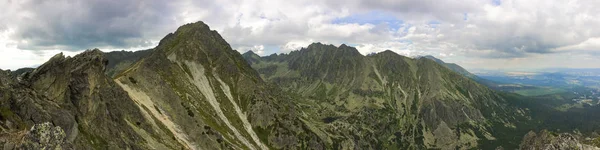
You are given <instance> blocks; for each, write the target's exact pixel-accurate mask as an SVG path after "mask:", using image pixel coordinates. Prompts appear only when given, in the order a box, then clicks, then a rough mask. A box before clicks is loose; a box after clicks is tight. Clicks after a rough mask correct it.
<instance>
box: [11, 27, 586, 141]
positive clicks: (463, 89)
mask: <svg viewBox="0 0 600 150" xmlns="http://www.w3.org/2000/svg"><path fill="white" fill-rule="evenodd" d="M453 68H455V69H453ZM456 68H458V71H457V69H456ZM513 99H514V96H513V97H510V96H507V95H506V94H502V93H498V92H496V91H494V90H491V89H489V88H488V87H486V86H484V85H482V84H480V83H478V82H476V81H474V75H473V76H472V74H470V73H468V72H467V71H466V70H464V69H462V67H460V66H458V65H444V63H443V61H441V60H439V61H438V60H436V59H431V58H429V59H425V58H409V57H405V56H401V55H398V54H396V53H394V52H392V51H383V52H380V53H376V54H371V55H368V56H364V55H361V54H360V53H359V52H358V50H357V49H356V48H354V47H350V46H347V45H341V46H333V45H326V44H321V43H313V44H311V45H309V46H307V47H306V48H302V49H299V50H296V51H292V52H290V53H289V54H273V55H270V56H259V55H257V54H255V53H253V52H252V51H249V52H247V53H244V54H243V55H242V54H240V53H239V52H238V51H236V50H233V49H232V48H231V46H230V45H229V44H228V43H227V42H226V41H225V40H224V39H223V38H222V37H221V36H220V35H219V34H218V33H217V32H216V31H214V30H211V29H210V28H209V26H208V25H206V24H204V23H203V22H196V23H190V24H186V25H183V26H181V27H179V28H178V29H177V30H176V31H175V32H173V33H170V34H168V35H166V36H165V37H164V38H163V39H162V40H161V41H160V43H159V45H158V46H156V47H155V48H153V49H150V50H145V51H139V52H125V51H120V52H110V53H103V52H101V51H100V50H98V49H93V50H87V51H85V52H83V53H81V54H78V55H75V56H73V57H68V56H64V55H63V54H57V55H55V56H54V57H52V58H51V59H50V60H48V62H46V63H44V64H43V65H41V66H39V67H37V68H35V69H22V70H17V71H3V70H0V144H1V145H0V146H2V148H3V149H495V148H506V149H516V148H523V149H539V148H541V147H549V146H552V147H556V145H557V146H558V149H562V148H565V147H564V146H577V147H583V148H587V147H586V145H583V144H578V143H577V142H576V141H573V139H574V138H571V137H569V136H567V135H559V136H552V137H550V136H547V133H546V132H542V133H540V134H539V135H538V134H535V133H533V132H531V133H529V134H527V132H528V131H529V130H530V129H531V128H530V125H531V124H534V122H535V121H532V118H531V113H532V112H531V110H529V109H526V108H523V107H519V106H517V105H514V103H513ZM525 134H527V136H525V138H522V137H523V136H524V135H525ZM521 139H523V141H521ZM556 143H567V144H566V145H565V144H556Z"/></svg>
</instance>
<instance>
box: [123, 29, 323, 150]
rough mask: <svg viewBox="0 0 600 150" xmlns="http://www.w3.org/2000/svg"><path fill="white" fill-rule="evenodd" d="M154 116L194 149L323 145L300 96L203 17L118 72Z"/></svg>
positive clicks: (140, 104) (146, 113)
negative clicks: (263, 72) (255, 65)
mask: <svg viewBox="0 0 600 150" xmlns="http://www.w3.org/2000/svg"><path fill="white" fill-rule="evenodd" d="M115 81H116V82H117V83H118V85H120V86H121V87H122V88H123V89H124V90H125V91H127V92H128V94H129V97H131V98H132V99H133V100H134V101H135V102H136V104H137V106H138V107H139V109H140V110H142V112H143V113H144V117H146V118H160V119H158V120H157V121H158V122H157V124H160V123H162V124H165V125H166V128H167V129H168V131H170V132H172V133H173V134H174V135H175V138H176V139H177V140H178V141H179V142H180V143H181V144H182V145H185V146H186V147H187V148H190V149H220V148H223V149H231V148H233V149H268V148H276V149H296V148H302V149H307V148H310V149H321V148H324V147H325V146H326V145H324V143H323V142H322V139H320V138H319V137H318V136H317V135H316V134H314V133H312V132H310V130H309V128H308V126H306V125H304V123H303V122H301V119H300V115H301V114H300V111H298V110H296V107H295V106H294V105H293V101H292V98H291V97H289V96H288V95H285V94H283V93H282V92H281V90H279V89H278V88H276V87H272V86H269V85H267V84H266V83H265V82H264V81H263V80H262V79H261V78H260V77H259V75H258V74H257V72H256V71H255V70H253V69H252V68H251V67H250V66H249V65H248V64H247V63H246V62H245V60H244V59H243V58H242V56H241V55H240V54H239V53H238V52H237V51H234V50H232V49H231V47H230V46H229V44H227V42H225V40H223V39H222V37H221V36H220V35H219V34H218V33H217V32H216V31H211V30H210V29H209V27H208V26H207V25H206V24H204V23H202V22H197V23H193V24H187V25H184V26H182V27H180V28H179V29H177V31H176V32H174V33H171V34H169V35H167V36H166V37H165V38H164V39H163V40H161V42H160V44H159V45H158V46H157V47H156V48H155V49H154V50H153V52H152V54H151V55H149V56H148V57H146V58H144V59H142V60H140V61H139V62H137V63H136V64H135V65H133V66H132V67H131V68H129V69H127V70H126V71H125V72H123V73H121V74H119V75H117V76H116V80H115Z"/></svg>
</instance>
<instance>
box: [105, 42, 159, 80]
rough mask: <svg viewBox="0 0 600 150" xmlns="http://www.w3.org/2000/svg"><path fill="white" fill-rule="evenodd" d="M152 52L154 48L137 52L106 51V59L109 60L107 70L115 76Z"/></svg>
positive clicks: (111, 75)
mask: <svg viewBox="0 0 600 150" xmlns="http://www.w3.org/2000/svg"><path fill="white" fill-rule="evenodd" d="M150 53H152V49H148V50H140V51H135V52H129V51H112V52H108V53H105V54H104V56H105V57H106V60H108V64H107V65H106V71H105V72H106V74H107V75H108V76H110V77H115V76H117V73H120V72H123V71H124V70H126V69H128V68H129V67H130V66H131V65H133V64H134V63H135V62H137V61H138V60H140V59H142V58H144V57H146V56H148V55H150Z"/></svg>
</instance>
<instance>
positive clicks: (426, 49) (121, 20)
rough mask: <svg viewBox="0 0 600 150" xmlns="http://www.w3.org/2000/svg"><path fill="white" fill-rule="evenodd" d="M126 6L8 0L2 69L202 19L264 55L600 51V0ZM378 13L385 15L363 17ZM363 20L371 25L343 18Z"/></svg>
mask: <svg viewBox="0 0 600 150" xmlns="http://www.w3.org/2000/svg"><path fill="white" fill-rule="evenodd" d="M118 4H119V5H113V3H110V2H108V1H99V0H85V1H67V0H59V1H55V2H52V3H49V2H44V1H37V0H24V1H0V10H3V13H1V14H0V32H1V31H4V32H2V33H3V35H4V38H5V39H3V41H4V43H0V44H3V45H7V44H8V46H5V47H8V48H4V47H1V46H2V45H0V48H4V49H3V50H1V51H0V56H4V59H3V60H5V59H6V60H5V61H6V62H3V63H2V64H0V68H9V66H19V65H12V64H8V62H18V61H21V60H17V59H24V60H31V59H27V58H17V57H10V58H9V57H6V55H10V56H12V55H17V54H23V55H31V58H32V59H33V58H46V57H48V56H47V55H42V54H44V53H47V52H53V50H55V51H56V50H61V51H66V50H71V51H73V50H83V49H88V48H94V47H99V48H101V49H110V50H113V49H135V48H140V49H141V48H146V47H151V46H153V45H155V44H156V41H158V40H160V38H162V36H164V35H166V34H167V33H168V32H173V31H174V30H175V29H176V28H177V27H178V26H179V25H182V24H184V23H189V22H195V21H198V20H202V21H204V22H205V23H207V24H208V25H209V26H211V28H212V29H215V30H217V31H219V32H220V33H221V34H222V35H223V37H224V38H225V40H227V41H228V42H229V43H230V44H231V45H232V47H234V48H236V49H237V50H240V51H246V50H253V51H256V52H257V53H259V54H261V55H268V54H270V53H276V52H277V53H279V52H289V51H291V50H296V49H299V48H301V47H306V46H307V45H309V44H310V43H312V42H322V43H326V44H334V45H339V44H341V43H346V44H348V45H356V47H357V49H358V50H359V51H360V52H361V53H363V54H368V53H371V52H379V51H383V50H386V49H389V50H392V51H395V52H397V53H400V54H403V55H408V56H415V55H434V56H437V57H440V56H441V57H445V59H448V60H454V61H456V62H465V65H466V66H467V67H471V68H486V67H505V66H501V63H498V62H518V63H522V64H531V65H532V67H533V66H540V67H542V66H545V65H542V64H539V62H540V61H541V60H545V59H548V60H549V59H554V60H556V59H558V60H560V59H561V58H560V57H556V56H559V55H558V54H560V53H574V54H577V55H569V57H582V58H583V57H586V58H589V57H588V56H591V55H595V54H598V53H599V52H598V48H600V44H599V42H600V40H598V39H600V30H596V27H598V26H600V9H596V8H595V7H597V6H600V1H594V0H570V1H543V0H528V1H522V0H502V1H501V4H500V5H495V4H494V3H493V2H492V1H485V0H484V1H482V0H466V1H453V0H442V1H439V0H401V1H390V0H344V1H342V0H326V1H304V0H289V1H269V0H221V1H208V0H202V1H193V0H174V1H151V2H141V1H136V0H125V1H124V2H122V3H118ZM93 5H98V6H115V7H110V8H111V9H110V10H111V12H114V13H111V12H103V11H102V10H103V9H86V8H96V7H95V6H93ZM117 6H118V7H117ZM98 8H100V7H98ZM370 12H377V13H373V14H385V15H382V16H377V17H373V18H364V17H369V16H368V15H357V14H372V13H370ZM355 16H358V17H363V18H358V19H360V20H352V19H350V20H344V21H339V20H340V19H342V20H343V19H345V18H347V17H355ZM382 17H383V18H382ZM365 20H366V21H365ZM390 20H392V21H393V20H396V21H395V22H389V21H390ZM32 21H34V23H32ZM72 27H76V28H72ZM7 31H10V32H7ZM88 31H89V32H88ZM59 33H61V34H59ZM31 37H39V38H31ZM110 37H116V38H110ZM72 39H77V40H72ZM30 49H35V51H34V50H30ZM46 50H50V51H46ZM40 51H44V52H40ZM29 53H31V54H29ZM557 53H558V54H557ZM48 55H49V54H48ZM517 60H518V61H517ZM534 60H535V62H534ZM562 60H564V61H567V60H569V61H578V59H571V58H569V59H567V58H564V59H562ZM450 62H452V61H450ZM470 62H478V63H470ZM24 63H25V64H24V65H22V66H27V65H31V64H39V63H41V61H36V62H35V63H34V62H33V61H31V62H24ZM508 64H513V65H516V66H524V65H522V64H521V65H519V64H515V63H508ZM574 64H576V63H574ZM556 65H559V66H560V65H562V64H556ZM599 65H600V64H599ZM565 66H566V65H565ZM571 66H573V65H571ZM597 67H600V66H597Z"/></svg>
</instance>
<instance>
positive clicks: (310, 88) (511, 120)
mask: <svg viewBox="0 0 600 150" xmlns="http://www.w3.org/2000/svg"><path fill="white" fill-rule="evenodd" d="M244 57H245V58H246V60H247V61H248V62H249V63H250V64H252V67H253V68H255V69H256V70H257V71H258V72H259V73H260V74H261V76H262V78H264V79H265V80H267V81H269V82H273V83H275V84H277V85H278V86H280V87H282V88H283V89H285V90H286V91H288V92H291V93H295V94H297V95H298V96H299V97H302V98H301V100H299V103H297V104H296V105H298V106H299V107H301V108H302V109H301V111H302V113H303V114H305V116H306V118H305V119H306V120H304V122H306V123H307V124H308V125H309V126H312V127H314V128H311V129H312V130H313V132H315V133H318V135H320V136H321V137H322V138H323V139H327V143H328V144H331V145H333V147H334V148H340V149H346V148H349V149H352V148H359V149H369V148H372V149H381V148H384V149H415V148H416V149H423V148H441V149H455V148H458V149H469V148H477V147H482V146H491V147H494V146H495V145H512V146H513V147H516V146H517V145H518V142H519V141H514V140H512V141H509V140H510V139H505V138H504V136H503V135H502V134H503V133H502V132H500V131H499V130H500V129H498V128H506V129H507V130H508V131H513V130H514V129H516V127H517V124H515V123H517V122H519V121H518V120H527V119H528V114H527V111H526V110H522V109H519V108H516V107H511V106H509V105H507V102H506V101H505V100H504V99H503V97H501V96H500V95H498V94H496V93H495V92H494V91H492V90H490V89H488V88H487V87H485V86H483V85H480V84H478V83H476V82H474V81H473V80H471V79H469V78H467V77H465V76H463V75H461V74H458V73H456V72H454V71H451V70H449V69H448V68H447V67H445V66H441V65H439V64H438V63H436V62H434V61H432V60H430V59H411V58H408V57H404V56H400V55H398V54H396V53H394V52H391V51H384V52H381V53H377V54H374V55H369V56H363V55H361V54H360V53H359V52H358V51H357V50H356V49H355V48H353V47H349V46H346V45H341V46H339V47H335V46H333V45H324V44H320V43H314V44H311V45H309V46H308V47H307V48H303V49H301V50H298V51H293V52H290V53H289V54H282V55H271V56H266V57H259V56H257V55H256V54H253V53H252V52H248V53H246V54H244ZM513 132H514V131H513ZM523 134H524V133H523ZM519 136H522V134H521V135H519ZM493 143H496V144H493ZM498 143H502V144H498ZM484 144H485V145H484Z"/></svg>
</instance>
